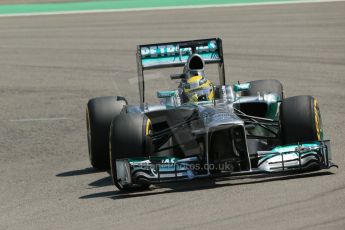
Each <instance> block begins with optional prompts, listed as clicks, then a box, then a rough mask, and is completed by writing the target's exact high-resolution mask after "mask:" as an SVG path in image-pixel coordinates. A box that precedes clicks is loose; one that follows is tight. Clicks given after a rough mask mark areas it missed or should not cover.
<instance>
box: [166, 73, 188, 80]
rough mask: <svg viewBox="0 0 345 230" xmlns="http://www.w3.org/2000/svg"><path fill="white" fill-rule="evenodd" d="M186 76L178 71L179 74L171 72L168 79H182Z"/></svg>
mask: <svg viewBox="0 0 345 230" xmlns="http://www.w3.org/2000/svg"><path fill="white" fill-rule="evenodd" d="M184 78H186V74H184V73H180V74H171V75H170V79H171V80H176V79H184Z"/></svg>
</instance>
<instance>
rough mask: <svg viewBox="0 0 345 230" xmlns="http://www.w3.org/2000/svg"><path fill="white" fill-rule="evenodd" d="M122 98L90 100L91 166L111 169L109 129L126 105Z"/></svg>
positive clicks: (88, 111) (88, 131) (87, 114)
mask: <svg viewBox="0 0 345 230" xmlns="http://www.w3.org/2000/svg"><path fill="white" fill-rule="evenodd" d="M126 104H127V103H126V101H124V100H123V99H122V98H120V97H114V96H110V97H98V98H93V99H91V100H89V102H88V103H87V108H86V127H87V140H88V146H89V159H90V163H91V165H92V166H93V167H94V168H96V169H99V170H107V169H109V167H110V165H109V128H110V124H111V121H112V120H113V118H114V117H116V116H118V115H119V114H120V112H121V110H122V109H123V107H124V106H125V105H126Z"/></svg>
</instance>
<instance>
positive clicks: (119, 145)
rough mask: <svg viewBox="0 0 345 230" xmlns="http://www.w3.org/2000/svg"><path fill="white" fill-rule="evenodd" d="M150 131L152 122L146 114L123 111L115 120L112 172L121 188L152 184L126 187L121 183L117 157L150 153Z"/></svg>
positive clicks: (135, 186)
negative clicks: (118, 175)
mask: <svg viewBox="0 0 345 230" xmlns="http://www.w3.org/2000/svg"><path fill="white" fill-rule="evenodd" d="M150 132H151V123H150V120H149V119H148V118H147V117H146V116H145V114H139V113H128V114H125V113H123V114H120V115H119V116H118V117H116V118H115V119H114V120H113V122H112V124H111V128H110V140H109V155H110V172H111V177H112V180H113V183H114V185H115V186H116V187H117V188H118V189H119V190H131V189H133V188H141V189H143V188H148V187H149V186H150V185H149V184H143V185H134V186H126V187H124V186H122V185H121V184H120V183H119V181H118V179H117V173H116V159H122V158H133V157H145V156H148V155H149V154H150V151H151V143H150V140H149V138H148V135H149V133H150Z"/></svg>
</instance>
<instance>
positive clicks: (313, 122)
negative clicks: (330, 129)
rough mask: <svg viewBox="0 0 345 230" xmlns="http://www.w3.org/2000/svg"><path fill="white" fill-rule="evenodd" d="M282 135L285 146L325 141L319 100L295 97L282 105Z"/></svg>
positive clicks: (310, 97) (308, 97)
mask: <svg viewBox="0 0 345 230" xmlns="http://www.w3.org/2000/svg"><path fill="white" fill-rule="evenodd" d="M280 118H281V134H282V141H283V143H284V144H297V143H302V142H313V141H321V140H323V130H322V120H321V114H320V110H319V106H318V103H317V100H316V99H315V98H314V97H312V96H295V97H289V98H286V99H284V100H283V102H282V104H281V105H280Z"/></svg>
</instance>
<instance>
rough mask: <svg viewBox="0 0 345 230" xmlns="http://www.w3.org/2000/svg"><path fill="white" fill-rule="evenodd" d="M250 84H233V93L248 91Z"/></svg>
mask: <svg viewBox="0 0 345 230" xmlns="http://www.w3.org/2000/svg"><path fill="white" fill-rule="evenodd" d="M249 86H250V83H241V84H234V91H235V92H236V93H237V92H242V91H246V90H248V89H249Z"/></svg>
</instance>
